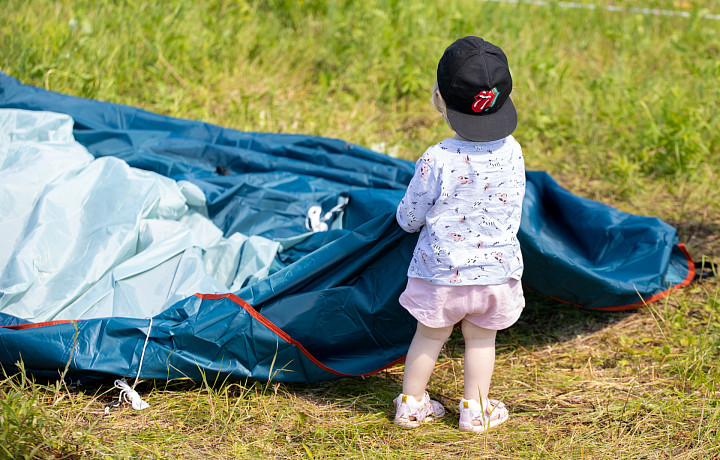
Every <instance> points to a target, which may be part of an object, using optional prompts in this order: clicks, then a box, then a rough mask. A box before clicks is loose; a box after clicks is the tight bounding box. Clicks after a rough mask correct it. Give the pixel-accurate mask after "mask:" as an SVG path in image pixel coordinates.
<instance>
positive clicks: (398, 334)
mask: <svg viewBox="0 0 720 460" xmlns="http://www.w3.org/2000/svg"><path fill="white" fill-rule="evenodd" d="M0 108H12V109H22V110H27V111H35V112H40V111H45V112H54V113H61V114H66V115H68V116H69V117H71V118H72V120H73V121H74V129H73V132H72V134H73V136H74V138H75V141H76V142H77V144H79V146H78V145H75V146H74V147H73V148H75V149H77V148H83V147H84V148H85V149H87V151H88V152H89V153H90V154H91V156H86V157H85V159H82V160H70V159H68V160H67V161H68V163H71V162H72V161H80V162H87V163H88V164H95V162H100V164H101V165H102V164H103V163H104V162H106V163H112V164H113V165H114V164H115V163H118V166H114V167H116V168H118V170H124V171H129V173H128V174H129V175H137V176H140V177H143V178H145V176H147V175H152V176H153V178H154V179H155V180H158V182H159V183H161V184H164V185H163V186H162V187H164V188H167V189H170V190H173V194H172V196H173V197H174V198H173V200H180V201H183V200H184V203H183V204H182V205H179V204H177V203H176V207H178V209H179V210H177V209H176V211H174V213H175V214H177V215H174V216H173V219H170V220H171V221H172V222H176V223H177V222H178V221H180V224H182V225H184V226H185V227H192V225H187V223H188V222H187V221H188V218H187V215H191V216H193V219H195V218H200V217H202V218H204V217H205V215H206V216H207V220H203V221H202V222H203V223H202V225H201V226H200V227H201V228H204V229H205V230H204V231H199V236H195V237H189V238H188V241H189V243H188V244H186V247H185V249H184V252H183V257H184V255H185V254H193V255H194V257H195V259H194V260H195V261H196V262H197V263H198V264H197V265H190V266H191V267H195V268H198V267H200V265H202V264H200V262H203V263H204V269H199V268H198V269H197V270H196V269H195V268H193V269H191V270H189V272H192V273H200V274H201V275H200V276H199V278H198V279H196V280H195V281H193V282H196V283H197V286H198V288H197V291H198V293H197V294H189V292H190V291H192V290H194V289H193V284H192V282H191V283H189V285H188V286H186V287H185V289H184V290H179V291H178V294H173V295H175V297H173V296H172V295H171V296H169V297H167V298H164V299H162V300H149V303H150V306H149V307H142V308H140V309H139V311H135V312H134V313H132V314H131V313H128V312H129V311H131V310H133V309H132V308H125V307H124V306H123V302H122V300H118V299H121V298H123V296H121V295H119V294H118V292H119V291H122V288H118V286H119V284H118V283H117V282H116V281H117V280H116V278H118V277H117V276H110V275H109V274H112V273H113V271H114V270H118V267H122V263H119V264H113V263H109V264H108V265H107V266H106V267H105V268H104V271H102V270H100V271H101V273H97V277H99V278H100V279H101V280H102V279H103V276H104V277H105V278H104V280H105V284H104V286H105V290H106V291H107V289H108V286H109V287H110V288H117V290H115V291H114V294H113V295H112V297H113V299H114V301H115V300H117V302H115V303H117V304H118V305H117V306H116V307H114V308H115V310H114V311H115V312H116V313H113V314H111V315H106V314H104V313H97V314H95V315H92V317H88V318H87V319H84V318H82V317H57V318H56V317H52V319H58V318H64V319H65V320H68V319H74V320H79V321H75V322H60V323H59V324H45V323H33V322H28V319H31V318H30V317H28V318H24V317H23V316H22V315H21V314H20V313H19V312H17V311H13V310H6V309H5V308H3V310H0V326H4V327H2V328H0V363H2V364H3V365H4V366H11V365H13V364H14V363H16V362H17V361H18V360H19V359H21V358H22V360H23V363H24V366H25V368H26V369H28V370H29V371H31V372H34V373H36V374H42V375H48V376H56V375H57V373H58V370H59V369H64V368H65V366H66V364H68V363H69V375H71V376H73V377H74V378H76V379H81V378H85V377H90V376H101V375H111V376H117V375H125V376H135V375H136V374H137V372H138V370H140V376H141V377H143V378H176V377H183V376H186V377H190V378H200V376H201V375H202V374H205V375H210V376H212V375H215V374H218V375H220V376H226V375H230V376H232V377H234V378H240V377H252V378H260V379H268V378H272V379H275V380H278V381H314V380H325V379H330V378H335V377H338V376H341V375H359V374H365V373H370V372H373V371H376V370H378V369H381V368H383V367H386V366H388V365H391V364H392V363H394V362H396V361H398V360H401V359H402V358H403V356H404V354H405V352H406V351H407V346H408V344H409V341H410V339H411V337H412V334H413V333H414V321H413V320H412V318H410V317H409V315H408V314H407V313H406V312H405V311H404V310H403V309H402V307H400V306H399V305H398V303H397V298H398V296H399V294H400V292H401V291H402V289H403V288H404V285H405V282H406V277H405V276H406V269H407V264H408V261H409V257H410V256H411V254H412V248H413V247H414V243H415V238H416V235H409V234H405V233H404V232H403V231H402V230H401V229H400V228H399V227H398V226H397V225H396V224H395V221H394V211H395V207H396V205H397V203H398V202H399V200H400V198H401V197H402V195H403V193H404V189H405V186H406V184H407V182H408V181H409V180H410V177H411V176H412V173H413V170H414V166H413V164H412V163H410V162H407V161H404V160H398V159H394V158H390V157H387V156H384V155H380V154H377V153H375V152H372V151H370V150H368V149H365V148H363V147H360V146H357V145H353V144H349V143H347V142H344V141H341V140H333V139H326V138H319V137H313V136H304V135H283V134H273V133H247V132H240V131H236V130H232V129H228V128H222V127H218V126H214V125H210V124H206V123H202V122H199V121H192V120H182V119H177V118H170V117H165V116H162V115H157V114H153V113H149V112H146V111H142V110H139V109H136V108H133V107H128V106H123V105H118V104H112V103H107V102H100V101H95V100H90V99H83V98H77V97H72V96H67V95H62V94H58V93H53V92H50V91H45V90H42V89H39V88H34V87H31V86H27V85H23V84H21V83H19V82H18V81H17V80H16V79H14V78H12V77H10V76H7V75H4V74H0ZM42 116H46V115H42ZM61 118H62V117H61ZM65 119H66V120H67V118H65ZM30 129H35V128H30ZM61 131H63V132H64V133H67V131H69V129H68V128H67V127H63V128H62V130H61ZM73 145H74V144H73ZM527 154H531V152H528V153H527ZM38 161H40V160H38ZM43 161H44V160H43ZM30 167H32V165H30ZM35 167H36V168H38V170H43V167H42V166H40V165H38V164H37V162H36V165H35ZM100 169H101V168H100ZM139 170H143V171H139ZM150 173H152V174H150ZM46 174H47V173H44V175H46ZM4 175H5V173H4V172H2V171H1V170H0V182H2V181H3V180H4V178H3V176H4ZM47 179H48V180H49V178H47ZM527 180H528V188H527V196H526V200H525V203H524V208H523V213H524V215H523V221H522V225H521V232H520V235H519V238H520V241H521V245H522V248H523V254H524V257H525V261H526V271H525V275H524V279H523V283H524V285H525V286H526V287H527V288H528V289H530V290H533V291H536V292H538V293H540V294H543V295H547V296H551V297H554V298H557V299H558V300H561V301H564V302H570V303H574V304H577V305H579V306H581V307H584V308H590V309H624V308H636V307H638V306H641V305H642V302H643V300H642V299H646V301H650V300H654V299H657V298H659V297H661V296H663V295H665V294H667V293H668V292H669V291H670V290H672V289H675V288H678V287H680V286H683V285H685V284H687V283H689V282H690V280H691V279H692V277H693V275H694V271H693V265H692V261H691V259H690V256H689V255H688V254H687V252H686V251H685V250H684V247H683V246H682V245H681V244H678V239H677V233H676V231H675V229H674V228H672V227H671V226H669V225H667V224H665V223H664V222H662V221H661V220H659V219H656V218H649V217H643V216H635V215H630V214H627V213H623V212H620V211H618V210H616V209H613V208H610V207H608V206H606V205H603V204H601V203H597V202H594V201H591V200H587V199H584V198H580V197H577V196H575V195H573V194H571V193H569V192H567V191H566V190H564V189H562V188H561V187H559V186H558V185H557V183H555V182H554V181H553V180H552V178H550V176H548V175H547V174H545V173H542V172H532V171H529V172H528V173H527ZM108 185H110V183H108ZM81 188H82V187H81ZM115 188H121V186H120V185H116V186H115ZM151 188H152V187H151ZM88 191H89V189H88V190H81V192H82V193H85V194H86V196H90V195H91V194H89V193H88ZM130 191H133V192H134V191H136V188H135V187H134V186H133V187H132V190H130ZM20 196H24V197H25V200H26V201H33V200H32V199H31V198H30V195H29V194H28V195H27V196H25V195H23V194H20ZM112 198H117V197H113V196H110V197H108V200H107V201H105V203H106V207H107V208H108V209H109V211H110V213H111V214H113V213H121V211H122V212H124V211H125V210H127V209H128V208H132V207H133V206H136V207H138V208H139V209H141V211H140V215H141V216H143V215H144V214H143V212H144V213H145V215H147V209H145V208H143V206H142V205H138V204H137V203H136V202H132V203H131V202H130V201H126V198H123V199H122V200H121V202H116V203H114V204H111V203H113V202H112V200H111V199H112ZM127 200H130V198H127ZM81 201H83V200H81ZM89 201H92V200H85V201H83V202H84V203H86V202H89ZM160 201H162V200H160ZM345 201H347V205H346V206H345V207H344V208H343V210H342V212H340V213H333V215H332V217H333V219H330V220H329V223H330V229H329V230H328V231H325V232H309V231H308V227H307V224H308V222H307V220H308V211H309V210H310V209H311V208H312V207H314V206H320V207H321V209H322V211H323V212H322V213H323V214H324V213H326V212H328V211H330V210H331V209H333V208H334V207H336V206H337V205H338V203H344V202H345ZM33 205H34V204H33ZM97 207H98V206H95V207H94V208H93V210H90V209H85V210H84V211H83V212H86V216H87V219H86V220H89V221H90V222H93V221H92V213H93V212H95V211H94V209H95V208H97ZM151 208H152V206H151ZM143 209H145V210H144V211H143ZM152 209H154V210H157V208H152ZM336 209H337V208H336ZM24 212H26V213H27V212H37V210H35V209H34V208H31V209H30V211H28V210H27V209H26V210H25V211H24ZM170 214H173V213H172V212H171V213H170ZM183 216H186V217H183ZM107 218H108V217H107V216H106V217H102V216H100V215H98V218H97V221H99V222H96V224H98V228H103V226H102V225H101V224H102V222H103V220H105V219H107ZM143 218H144V217H141V218H138V217H135V218H134V219H135V221H137V222H140V223H139V224H137V223H136V225H137V226H139V227H142V221H143ZM0 219H2V217H0ZM130 219H131V220H132V218H130ZM151 220H153V222H155V219H151ZM135 221H134V222H135ZM0 225H3V224H0ZM160 225H166V223H163V224H160ZM172 225H174V224H172ZM182 225H181V226H182ZM2 228H4V227H0V229H2ZM104 228H105V229H104V230H102V231H105V232H107V234H108V235H115V230H114V229H113V228H112V227H104ZM183 228H184V227H183ZM209 228H215V229H218V231H217V232H213V231H212V230H207V229H209ZM0 231H3V230H0ZM23 231H25V232H30V231H32V229H30V228H25V229H24V230H23ZM208 232H209V233H213V234H215V237H214V239H213V241H210V242H208V241H205V242H204V243H203V242H202V240H203V239H207V238H205V237H206V236H207V235H208ZM218 232H219V233H218ZM174 234H175V231H174V230H173V231H169V232H166V233H163V235H165V236H172V235H174ZM203 235H204V236H203ZM233 235H235V236H233ZM237 235H241V236H237ZM0 236H2V239H3V240H4V241H9V240H10V239H17V238H16V236H17V235H14V236H13V238H10V235H0ZM6 237H7V238H6ZM48 238H50V237H48V236H43V237H42V238H38V239H37V241H36V244H37V246H35V248H36V249H37V251H39V252H38V254H40V253H42V251H40V248H41V247H42V244H46V243H48ZM137 238H139V237H137ZM193 238H194V239H195V240H193ZM233 238H236V239H240V240H243V241H245V240H247V239H250V238H253V239H256V240H258V241H261V242H262V246H263V247H265V248H266V249H267V248H268V247H269V248H271V254H272V255H271V257H269V258H268V257H267V256H264V257H261V256H258V257H259V258H261V259H262V261H260V260H256V259H257V258H254V257H250V258H249V259H250V260H251V261H252V262H255V263H257V266H258V267H259V268H258V271H257V273H251V274H250V275H249V276H248V277H247V278H243V279H242V281H238V282H234V279H235V277H232V276H230V275H228V273H229V272H232V271H233V269H232V268H227V267H226V270H225V272H224V273H225V274H224V275H222V276H220V275H218V274H217V273H214V272H213V265H212V262H211V263H210V264H209V268H208V260H210V259H212V258H211V257H210V256H208V254H211V255H212V253H213V249H212V248H211V247H210V246H208V244H209V243H213V242H219V243H223V242H226V241H228V240H232V239H233ZM151 239H152V240H153V241H155V239H153V238H151ZM170 239H172V238H170ZM139 240H142V238H139ZM139 240H138V241H139ZM198 240H199V241H198ZM87 241H88V242H87V244H86V246H87V247H88V248H92V249H102V248H95V247H94V246H96V245H94V244H93V239H92V238H91V237H88V240H87ZM157 241H158V243H162V241H163V240H162V239H161V238H159V237H158V238H157ZM203 244H205V246H203ZM139 248H140V249H144V248H145V247H144V246H142V245H140V246H139ZM272 248H274V251H273V250H272ZM4 251H5V254H6V257H8V258H7V260H8V262H6V264H5V266H4V267H0V270H2V271H1V272H0V273H2V277H13V276H16V275H15V272H16V271H17V269H16V268H15V267H17V263H18V259H17V258H16V257H15V256H14V255H13V254H15V251H17V248H16V247H13V248H9V249H4ZM8 251H11V254H10V256H7V252H8ZM142 253H143V251H142V250H141V251H139V254H141V255H142ZM0 254H2V253H0ZM38 254H36V256H37V257H39V255H38ZM178 254H179V252H178ZM258 254H259V252H258ZM265 254H267V252H266V253H265ZM30 259H32V257H30ZM246 262H247V261H246ZM260 262H262V263H260ZM161 265H162V264H161ZM246 265H247V264H246V263H239V264H238V265H237V268H236V270H243V269H244V267H246ZM30 267H32V264H30ZM78 267H80V268H78ZM81 268H82V264H81V265H79V266H77V267H76V268H75V271H78V270H80V271H82V270H81ZM31 269H32V268H31ZM181 272H182V270H180V271H173V275H172V276H179V275H178V274H179V273H181ZM147 273H148V271H142V274H141V273H137V275H138V276H137V277H136V278H134V279H133V281H134V282H135V286H134V287H133V290H132V292H133V296H134V300H130V297H128V303H135V304H139V301H138V299H139V298H143V297H147V299H143V300H148V299H149V298H150V295H149V294H148V295H147V296H145V295H144V293H149V292H150V291H152V289H153V287H154V286H155V285H156V283H155V282H153V281H151V280H153V279H155V278H154V275H147ZM157 273H158V276H160V278H162V279H164V281H165V284H170V285H173V284H182V283H173V280H174V278H170V280H168V278H167V277H169V276H170V275H168V273H169V271H165V272H162V271H159V272H157ZM160 273H165V274H160ZM236 273H237V272H234V273H233V275H235V274H236ZM143 276H145V277H147V280H142V279H141V278H143ZM215 276H217V277H219V278H222V280H218V279H217V278H216V277H215ZM2 277H0V279H4V278H2ZM131 278H132V277H131ZM230 278H233V282H229V279H230ZM85 284H90V283H87V282H86V283H85ZM3 289H4V287H3V286H2V285H0V291H3ZM44 292H46V293H47V294H48V298H51V296H52V294H53V293H54V290H53V289H49V288H45V291H44ZM9 295H11V294H10V293H9V291H4V292H3V297H0V302H6V301H7V299H5V297H6V296H9ZM85 295H88V294H85ZM69 297H70V298H74V297H72V296H69ZM49 303H53V302H49ZM58 303H61V302H58ZM0 305H3V304H2V303H0ZM55 306H57V305H43V306H42V309H43V310H45V309H48V308H52V307H55ZM16 313H17V314H16ZM18 315H20V316H18ZM151 322H152V324H151ZM146 338H147V350H146V352H145V355H144V359H143V362H142V363H140V356H141V350H142V348H143V346H144V344H145V342H146Z"/></svg>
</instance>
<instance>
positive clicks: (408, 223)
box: [395, 152, 440, 233]
mask: <svg viewBox="0 0 720 460" xmlns="http://www.w3.org/2000/svg"><path fill="white" fill-rule="evenodd" d="M434 163H435V162H434V160H433V159H432V158H431V157H429V156H428V154H427V152H426V153H425V155H423V156H422V158H420V159H419V160H418V162H417V163H416V164H415V175H414V176H413V177H412V179H411V180H410V184H409V185H408V188H407V191H406V192H405V196H404V197H403V199H402V200H401V201H400V205H399V206H398V208H397V212H396V213H395V218H396V219H397V222H398V224H399V225H400V227H402V229H403V230H405V231H406V232H410V233H414V232H419V231H420V229H421V228H422V227H423V225H425V216H426V215H427V213H428V212H429V211H430V209H431V208H432V207H433V205H434V204H435V200H436V199H437V197H438V196H440V181H439V180H438V177H437V171H436V168H434V167H432V166H434Z"/></svg>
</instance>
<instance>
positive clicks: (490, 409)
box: [459, 399, 510, 433]
mask: <svg viewBox="0 0 720 460" xmlns="http://www.w3.org/2000/svg"><path fill="white" fill-rule="evenodd" d="M459 409H460V429H461V430H463V431H472V432H475V433H482V432H483V431H485V430H488V429H490V428H492V427H495V426H498V425H500V424H501V423H503V422H505V421H507V419H508V418H509V417H510V414H509V413H508V410H507V408H506V407H505V404H503V403H501V402H500V401H498V400H496V399H488V400H487V403H486V404H485V408H484V409H485V410H483V407H482V406H481V405H480V403H479V402H477V401H475V400H474V399H463V400H461V401H460V405H459Z"/></svg>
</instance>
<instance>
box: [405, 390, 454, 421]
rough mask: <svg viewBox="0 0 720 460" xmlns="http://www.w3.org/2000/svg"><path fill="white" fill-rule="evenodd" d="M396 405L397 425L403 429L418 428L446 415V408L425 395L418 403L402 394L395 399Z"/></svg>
mask: <svg viewBox="0 0 720 460" xmlns="http://www.w3.org/2000/svg"><path fill="white" fill-rule="evenodd" d="M393 403H395V424H396V425H400V426H401V427H403V428H417V427H419V426H420V425H421V424H423V423H427V422H430V421H432V420H437V419H439V418H441V417H443V416H444V415H445V408H444V407H443V406H442V404H440V403H439V402H437V401H434V400H432V399H430V396H429V395H428V394H427V392H425V395H424V396H423V398H422V399H421V400H420V401H417V400H416V399H415V398H414V397H412V396H410V395H405V394H402V393H400V396H398V397H397V398H395V399H393Z"/></svg>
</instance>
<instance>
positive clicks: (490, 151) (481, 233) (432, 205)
mask: <svg viewBox="0 0 720 460" xmlns="http://www.w3.org/2000/svg"><path fill="white" fill-rule="evenodd" d="M524 195H525V163H524V159H523V154H522V149H521V147H520V144H518V142H517V141H516V140H515V139H514V138H513V137H512V136H508V137H507V138H505V139H501V140H498V141H493V142H471V141H463V140H459V139H445V140H443V141H442V142H440V143H438V144H436V145H433V146H432V147H430V148H428V149H427V151H426V152H425V153H424V154H423V156H422V157H421V158H420V159H419V160H418V161H417V163H416V165H415V175H414V176H413V178H412V180H411V181H410V184H409V185H408V189H407V191H406V192H405V196H404V197H403V199H402V201H401V202H400V205H399V206H398V209H397V213H396V217H397V221H398V224H400V226H401V227H402V228H403V229H404V230H405V231H407V232H417V231H420V235H419V237H418V243H417V245H416V247H415V252H414V254H413V258H412V260H411V262H410V267H409V268H408V277H411V278H422V279H424V280H426V281H428V282H430V283H433V284H444V285H489V284H502V283H505V282H507V281H508V280H509V279H520V278H521V276H522V272H523V261H522V254H521V252H520V243H519V242H518V239H517V232H518V229H519V228H520V215H521V213H522V202H523V197H524Z"/></svg>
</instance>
